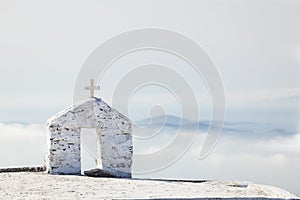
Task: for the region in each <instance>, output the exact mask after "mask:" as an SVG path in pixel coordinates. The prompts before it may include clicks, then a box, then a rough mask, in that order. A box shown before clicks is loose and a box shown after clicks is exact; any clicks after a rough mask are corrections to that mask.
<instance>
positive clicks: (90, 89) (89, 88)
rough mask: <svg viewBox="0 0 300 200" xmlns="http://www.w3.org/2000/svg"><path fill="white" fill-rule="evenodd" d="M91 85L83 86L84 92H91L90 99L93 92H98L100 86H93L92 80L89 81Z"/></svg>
mask: <svg viewBox="0 0 300 200" xmlns="http://www.w3.org/2000/svg"><path fill="white" fill-rule="evenodd" d="M90 82H91V85H90V86H85V87H84V89H85V90H89V91H90V92H91V98H93V97H94V93H95V90H100V86H95V85H94V79H90Z"/></svg>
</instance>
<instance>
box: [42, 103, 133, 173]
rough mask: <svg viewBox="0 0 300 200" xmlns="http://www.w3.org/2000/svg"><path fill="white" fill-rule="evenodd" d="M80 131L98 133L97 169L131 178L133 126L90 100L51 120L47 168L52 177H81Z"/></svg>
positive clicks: (109, 108) (106, 107) (109, 109)
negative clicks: (67, 175)
mask: <svg viewBox="0 0 300 200" xmlns="http://www.w3.org/2000/svg"><path fill="white" fill-rule="evenodd" d="M81 128H95V129H96V131H97V151H98V152H99V154H100V155H101V157H97V158H96V159H97V167H98V168H102V169H103V170H104V171H107V172H109V173H111V174H113V175H115V176H117V177H131V165H132V155H133V147H132V136H131V132H132V129H131V122H130V120H129V119H128V118H127V117H125V116H124V115H122V114H121V113H119V112H118V111H116V110H115V109H113V108H111V107H110V106H109V105H108V104H106V103H105V102H104V101H102V100H101V99H99V98H89V99H88V100H86V101H84V102H81V103H78V104H76V105H73V106H71V107H69V108H67V109H65V110H63V111H62V112H60V113H58V114H57V115H55V116H54V117H52V118H51V119H49V120H48V122H47V130H48V154H47V156H46V167H47V170H48V172H49V173H50V174H80V173H81V164H80V130H81ZM99 154H98V155H99Z"/></svg>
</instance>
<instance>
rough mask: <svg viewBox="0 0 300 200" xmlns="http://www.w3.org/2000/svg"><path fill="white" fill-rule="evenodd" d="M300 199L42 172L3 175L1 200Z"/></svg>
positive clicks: (252, 189)
mask: <svg viewBox="0 0 300 200" xmlns="http://www.w3.org/2000/svg"><path fill="white" fill-rule="evenodd" d="M212 197H214V198H234V197H235V198H236V197H237V198H245V197H247V200H249V197H250V198H251V197H252V198H267V199H269V198H276V199H300V198H298V197H296V196H294V195H293V194H291V193H289V192H287V191H284V190H282V189H280V188H276V187H272V186H266V185H258V184H253V183H244V182H233V181H208V182H182V181H162V180H142V179H140V180H138V179H117V178H92V177H86V176H64V175H49V174H46V173H42V172H32V173H30V172H19V173H0V199H82V198H85V199H124V198H125V199H131V198H134V199H137V198H138V199H141V198H142V199H145V198H146V199H148V198H171V199H172V198H174V199H176V198H212Z"/></svg>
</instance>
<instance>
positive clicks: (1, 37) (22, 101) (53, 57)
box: [0, 1, 300, 122]
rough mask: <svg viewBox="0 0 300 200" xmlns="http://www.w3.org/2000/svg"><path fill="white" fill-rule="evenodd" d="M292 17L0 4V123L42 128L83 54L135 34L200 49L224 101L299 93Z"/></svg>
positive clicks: (214, 7)
mask: <svg viewBox="0 0 300 200" xmlns="http://www.w3.org/2000/svg"><path fill="white" fill-rule="evenodd" d="M299 9H300V3H299V2H297V1H272V2H271V1H254V2H253V1H243V2H238V1H201V2H200V1H188V2H184V1H163V2H162V1H122V2H117V1H104V2H103V1H85V2H82V1H63V2H62V1H51V2H46V1H26V2H24V1H1V7H0V24H1V32H0V55H1V59H0V67H1V74H0V80H1V81H2V84H1V85H0V89H1V93H2V94H1V110H3V111H4V112H1V115H0V120H1V121H9V120H14V119H15V120H17V121H22V118H24V117H25V118H27V119H28V120H31V121H36V122H42V121H45V120H46V119H47V118H48V116H49V115H52V112H53V109H54V110H55V109H62V108H64V106H65V105H67V104H70V102H71V101H72V92H73V87H74V83H75V80H76V76H77V74H78V72H79V70H80V67H81V65H82V63H83V62H84V61H85V59H86V58H87V57H88V55H89V53H90V52H92V51H93V50H94V49H95V48H96V47H97V46H98V45H100V44H101V43H102V42H104V41H105V40H107V39H109V38H111V37H112V36H114V35H116V34H119V33H121V32H124V31H129V30H132V29H137V28H142V27H159V28H166V29H171V30H175V31H177V32H180V33H182V34H185V35H186V36H188V37H190V38H192V39H193V40H195V41H196V42H197V43H199V44H200V45H201V46H202V47H203V48H204V49H205V50H206V51H207V53H208V55H209V56H210V57H211V59H212V60H213V61H214V63H215V64H216V66H217V68H218V70H219V71H220V73H221V75H222V78H223V81H224V86H225V88H226V92H227V94H230V93H235V92H252V93H253V92H255V91H257V90H263V91H266V90H269V89H272V90H277V89H280V90H281V89H290V88H299V87H300V79H299V78H298V75H299V64H300V37H299V35H300V23H299V18H300V12H299ZM101 84H102V85H103V87H102V88H103V90H102V92H101V93H99V94H101V95H102V96H103V97H104V98H106V99H109V98H110V97H109V96H107V97H106V96H105V94H106V91H105V88H108V86H107V87H105V84H107V85H109V83H101ZM275 92H276V91H275ZM15 109H21V110H22V113H19V111H17V110H15ZM32 109H33V110H34V111H35V113H36V114H37V115H36V116H32V115H31V111H30V110H32ZM18 116H20V118H19V117H18Z"/></svg>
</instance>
